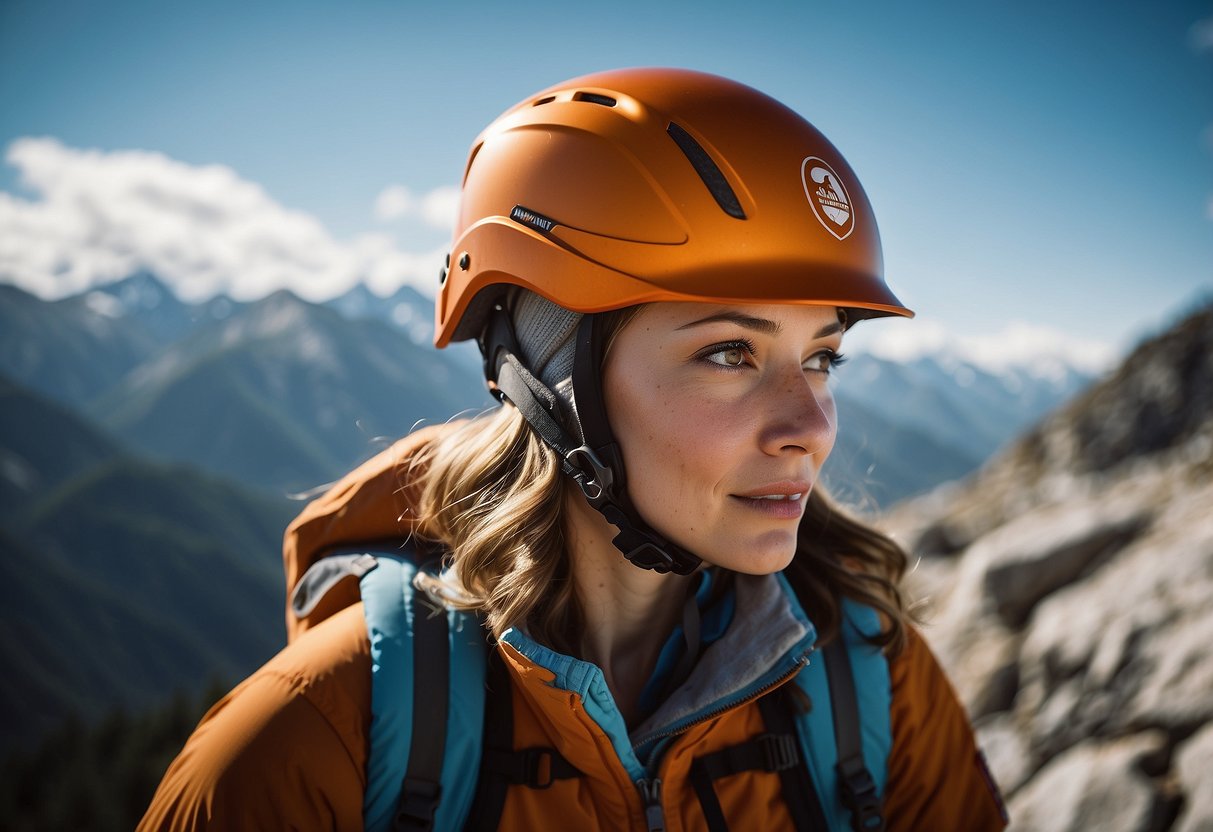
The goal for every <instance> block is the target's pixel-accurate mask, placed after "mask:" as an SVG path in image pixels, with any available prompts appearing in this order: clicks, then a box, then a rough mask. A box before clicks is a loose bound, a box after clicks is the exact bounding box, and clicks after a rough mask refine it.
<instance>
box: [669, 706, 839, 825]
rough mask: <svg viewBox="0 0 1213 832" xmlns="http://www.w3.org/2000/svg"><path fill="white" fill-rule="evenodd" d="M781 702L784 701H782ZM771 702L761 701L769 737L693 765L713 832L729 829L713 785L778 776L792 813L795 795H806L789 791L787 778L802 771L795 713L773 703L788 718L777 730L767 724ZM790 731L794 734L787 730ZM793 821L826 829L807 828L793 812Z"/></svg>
mask: <svg viewBox="0 0 1213 832" xmlns="http://www.w3.org/2000/svg"><path fill="white" fill-rule="evenodd" d="M780 698H781V699H782V697H780ZM768 699H772V700H773V697H772V696H766V697H763V698H762V699H760V700H759V706H760V707H761V708H762V709H763V711H762V713H763V721H764V722H766V726H767V728H768V729H769V731H768V733H765V734H760V735H759V736H757V737H755V738H754V739H752V740H748V741H746V742H743V743H738V744H737V745H731V746H729V747H728V748H723V749H721V750H720V751H715V752H713V753H711V754H705V755H704V756H702V757H696V758H695V760H694V762H693V763H691V788H693V789H694V790H695V796H696V797H698V798H699V806H700V808H701V809H702V810H703V817H704V820H705V821H707V825H708V829H709V830H710V832H727V830H728V828H729V826H728V823H727V822H726V821H725V819H724V811H723V810H722V809H721V807H720V800H719V798H718V797H717V796H716V789H715V787H714V786H713V785H712V781H714V780H719V779H720V778H721V777H728V776H729V775H730V774H738V773H739V772H743V771H770V772H778V773H779V775H780V779H781V782H782V784H783V792H784V799H785V800H786V801H788V805H789V808H790V809H791V807H792V804H793V802H794V800H796V799H797V795H796V793H795V791H804V790H802V789H797V790H795V791H789V788H788V784H789V782H790V781H789V780H788V779H787V778H786V777H784V773H785V772H794V771H796V770H797V769H798V768H802V766H801V756H800V743H799V741H798V740H797V738H796V726H795V725H794V724H793V723H792V720H791V712H790V711H789V710H788V708H789V707H790V704H791V703H789V702H783V701H772V703H771V707H770V710H772V711H773V712H775V711H784V712H787V714H788V719H787V722H786V724H785V725H782V726H781V727H780V728H776V727H775V726H773V725H771V723H770V722H767V710H768V709H767V707H766V706H765V705H764V703H765V702H766V700H768ZM788 728H790V730H787V729H788ZM807 791H808V793H809V794H810V795H816V791H815V790H814V789H813V785H812V783H809V786H808V790H807ZM810 799H811V798H810ZM792 818H793V820H794V821H795V822H796V828H797V829H799V830H806V829H808V830H814V832H815V831H816V829H817V828H821V829H823V830H824V829H825V827H824V826H822V827H812V826H805V825H803V824H802V823H801V821H800V819H799V818H798V817H797V813H796V811H795V810H793V811H792Z"/></svg>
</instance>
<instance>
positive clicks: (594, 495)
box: [565, 445, 615, 507]
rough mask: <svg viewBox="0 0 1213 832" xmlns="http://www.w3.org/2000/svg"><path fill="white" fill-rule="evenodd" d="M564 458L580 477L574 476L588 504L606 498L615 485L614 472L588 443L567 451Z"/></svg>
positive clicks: (599, 501) (594, 504)
mask: <svg viewBox="0 0 1213 832" xmlns="http://www.w3.org/2000/svg"><path fill="white" fill-rule="evenodd" d="M565 460H566V461H567V462H568V463H569V465H571V466H572V467H573V468H574V470H576V471H577V472H578V473H579V474H581V477H579V478H576V479H577V484H578V485H579V486H581V492H582V493H583V494H585V498H586V499H587V500H589V502H590V505H592V506H595V507H597V505H598V504H600V503H602V502H604V501H605V500H607V499H608V497H609V495H610V493H611V488H612V487H613V486H614V485H615V472H614V471H612V470H611V469H610V468H609V467H607V466H606V465H604V464H603V462H602V460H601V459H599V458H598V454H596V453H594V449H593V448H591V447H590V446H588V445H581V446H580V447H577V448H574V449H573V450H571V451H569V452H568V455H567V456H565Z"/></svg>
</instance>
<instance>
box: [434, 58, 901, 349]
mask: <svg viewBox="0 0 1213 832" xmlns="http://www.w3.org/2000/svg"><path fill="white" fill-rule="evenodd" d="M462 189H463V193H462V198H461V201H460V209H459V217H458V220H457V222H456V226H455V235H454V242H453V244H452V248H451V253H450V256H449V257H448V261H447V265H446V268H444V269H443V271H442V285H441V288H440V291H439V293H438V300H437V304H436V309H435V315H436V328H435V335H434V343H435V344H436V345H437V346H439V347H444V346H446V345H447V344H449V343H450V342H451V341H459V340H465V339H468V338H474V337H477V335H479V333H480V331H481V329H482V328H483V326H484V321H485V317H486V313H487V310H488V309H489V308H490V307H491V305H492V304H493V303H494V302H495V301H496V300H497V299H498V298H499V297H500V295H501V293H502V291H503V290H504V289H506V288H508V287H509V286H522V287H525V288H527V289H530V290H532V291H534V292H536V293H538V294H540V295H542V296H543V297H545V298H547V299H548V300H550V301H552V302H553V303H555V304H557V305H559V306H562V307H564V308H566V309H569V310H572V311H575V312H604V311H607V310H611V309H618V308H621V307H625V306H631V305H634V304H638V303H645V302H650V301H671V300H672V301H689V300H694V301H716V302H722V303H744V302H775V303H805V304H814V305H830V306H839V307H844V308H847V309H850V310H852V312H851V314H850V315H849V319H850V320H851V321H854V320H855V319H857V318H863V317H875V316H882V315H905V316H912V315H913V313H912V312H910V310H908V309H906V308H905V306H903V305H902V303H901V301H899V300H898V299H897V298H896V297H895V296H894V295H893V293H892V292H891V291H890V290H889V288H888V286H886V285H885V281H884V263H883V258H882V256H881V250H880V234H879V232H878V231H877V228H876V219H875V217H874V216H873V214H872V206H871V205H870V204H869V202H868V198H867V195H866V194H865V193H864V191H863V188H862V187H861V186H860V184H859V180H858V179H857V178H856V176H855V173H854V172H853V171H852V170H851V167H850V165H848V164H847V162H846V160H845V159H844V158H843V157H842V155H841V154H840V153H839V152H838V151H837V150H836V149H835V148H834V146H833V145H832V144H830V142H829V141H828V140H826V138H825V137H824V136H822V134H821V133H820V132H818V130H817V129H816V128H815V127H813V126H812V125H811V124H809V123H808V122H807V121H805V120H804V119H803V118H801V117H800V116H799V115H797V114H796V113H794V112H792V111H791V110H790V109H788V108H787V107H785V106H784V105H782V104H780V103H779V102H777V101H775V100H774V99H772V98H770V97H768V96H766V95H764V94H762V93H760V92H758V91H757V90H754V89H752V88H750V87H747V86H745V85H743V84H739V83H736V82H734V81H730V80H727V79H725V78H720V77H718V76H715V75H708V74H705V73H701V72H692V71H689V70H683V69H624V70H616V71H612V72H602V73H597V74H593V75H586V76H583V77H581V78H575V79H573V80H571V81H567V82H565V83H563V84H557V85H556V86H554V87H550V88H548V89H546V90H544V91H543V92H540V93H538V94H536V95H534V96H531V97H530V98H528V99H526V100H525V101H523V102H521V103H520V104H517V105H516V106H514V107H513V108H511V109H510V110H508V111H506V112H505V113H504V114H503V115H501V116H500V117H499V118H498V119H497V120H496V121H494V122H493V123H492V124H490V125H489V127H488V128H487V129H486V130H485V131H484V132H483V133H482V134H481V135H480V136H479V137H478V138H477V139H476V141H475V143H474V144H473V145H472V149H471V153H470V154H469V156H468V162H467V167H466V169H465V171H464V176H463V188H462Z"/></svg>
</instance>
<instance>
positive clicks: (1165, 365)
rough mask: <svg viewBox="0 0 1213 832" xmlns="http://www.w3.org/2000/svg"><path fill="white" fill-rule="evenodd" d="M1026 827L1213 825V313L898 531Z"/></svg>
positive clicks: (922, 502) (1150, 345) (933, 631)
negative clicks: (914, 559)
mask: <svg viewBox="0 0 1213 832" xmlns="http://www.w3.org/2000/svg"><path fill="white" fill-rule="evenodd" d="M886 525H887V526H888V527H889V528H890V529H891V530H892V531H893V532H894V534H895V536H897V537H898V538H899V539H900V540H902V542H903V543H904V544H905V545H906V546H907V548H908V549H910V550H911V551H912V552H913V553H916V554H918V555H920V556H921V560H920V562H919V564H918V567H917V569H916V570H915V571H914V573H913V574H912V575H911V578H910V586H911V590H912V594H913V595H914V596H915V597H917V598H918V599H920V601H921V603H922V605H923V606H924V608H925V623H924V632H925V633H926V635H927V638H928V639H929V640H930V642H931V644H932V646H933V648H934V649H935V650H936V652H937V653H938V654H939V657H940V659H941V661H942V662H943V663H944V665H945V667H946V668H947V669H948V671H949V673H950V674H951V676H952V678H953V681H954V682H955V684H956V687H957V689H958V690H959V691H960V693H961V696H962V698H963V699H964V701H965V704H966V706H967V707H968V708H969V711H970V715H971V716H972V717H973V718H974V721H975V724H976V726H977V729H978V737H979V740H980V741H981V743H982V745H983V747H984V748H985V750H986V752H987V756H988V758H989V761H990V765H991V768H992V770H993V772H994V775H995V777H996V779H998V781H999V783H1000V784H1001V786H1002V788H1003V790H1004V792H1005V793H1006V795H1007V797H1008V798H1009V800H1008V803H1009V807H1010V812H1011V816H1012V828H1013V829H1022V830H1054V829H1057V830H1061V829H1099V830H1111V831H1112V832H1115V830H1165V829H1184V830H1196V829H1210V830H1213V305H1210V306H1206V307H1205V308H1203V309H1200V310H1198V311H1196V312H1195V313H1194V314H1192V315H1191V316H1189V317H1188V318H1187V319H1185V320H1184V321H1182V322H1181V323H1179V324H1177V325H1176V326H1175V327H1174V328H1172V329H1171V330H1169V331H1168V332H1166V333H1164V334H1162V335H1159V336H1157V337H1156V338H1154V339H1152V340H1150V341H1149V342H1147V343H1144V344H1142V345H1140V346H1139V347H1138V348H1137V349H1136V350H1135V351H1134V352H1133V354H1132V355H1131V356H1130V357H1129V358H1128V360H1126V362H1125V363H1124V365H1123V366H1122V367H1121V368H1120V369H1119V370H1117V371H1116V372H1115V373H1114V374H1112V375H1111V376H1110V377H1109V378H1107V379H1105V380H1104V381H1102V382H1100V383H1099V384H1097V385H1096V386H1094V387H1093V388H1092V389H1090V390H1088V391H1087V392H1086V393H1084V394H1082V395H1081V396H1079V397H1078V398H1077V399H1076V400H1074V401H1073V402H1071V403H1070V404H1068V405H1066V406H1065V407H1063V408H1062V409H1060V410H1059V411H1057V412H1056V413H1054V414H1052V415H1051V416H1049V417H1048V418H1046V419H1045V420H1044V421H1043V422H1042V423H1040V424H1039V425H1038V426H1037V427H1036V428H1035V429H1034V430H1032V431H1031V432H1030V433H1029V434H1028V435H1027V436H1025V437H1024V438H1023V439H1021V440H1020V441H1019V442H1017V443H1015V444H1014V445H1013V446H1011V447H1009V448H1008V449H1007V450H1006V451H1005V452H1004V453H1003V454H1001V455H1000V456H998V457H996V458H995V459H993V460H991V461H990V462H989V463H988V464H987V465H986V466H985V467H984V468H983V469H982V470H981V471H979V472H978V473H977V474H976V475H975V476H974V477H972V478H971V479H970V480H968V481H966V482H964V483H962V484H960V485H952V486H948V487H945V488H944V489H941V490H939V491H937V492H936V493H933V494H931V495H927V496H926V497H923V498H920V499H917V500H914V501H911V502H909V503H906V504H903V505H901V506H899V507H898V508H897V509H896V510H895V511H894V512H893V514H892V515H891V516H890V517H889V519H888V523H887V524H886Z"/></svg>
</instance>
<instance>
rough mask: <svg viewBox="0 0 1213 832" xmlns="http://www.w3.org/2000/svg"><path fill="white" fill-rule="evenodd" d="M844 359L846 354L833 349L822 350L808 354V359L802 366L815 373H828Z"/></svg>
mask: <svg viewBox="0 0 1213 832" xmlns="http://www.w3.org/2000/svg"><path fill="white" fill-rule="evenodd" d="M846 360H847V359H846V356H844V355H842V354H841V353H838V352H835V351H834V350H822V351H821V352H819V353H815V354H814V355H812V356H810V357H809V360H808V361H806V362H805V363H804V368H805V369H806V370H812V371H813V372H815V373H826V374H827V375H828V374H829V372H830V371H831V370H833V369H834V368H835V367H837V366H839V365H840V364H842V363H843V362H845V361H846Z"/></svg>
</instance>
